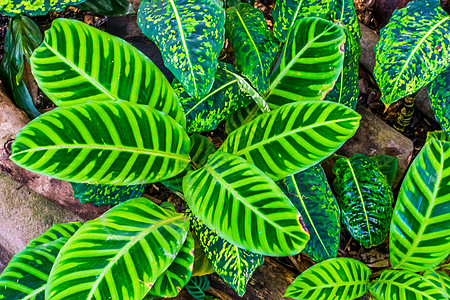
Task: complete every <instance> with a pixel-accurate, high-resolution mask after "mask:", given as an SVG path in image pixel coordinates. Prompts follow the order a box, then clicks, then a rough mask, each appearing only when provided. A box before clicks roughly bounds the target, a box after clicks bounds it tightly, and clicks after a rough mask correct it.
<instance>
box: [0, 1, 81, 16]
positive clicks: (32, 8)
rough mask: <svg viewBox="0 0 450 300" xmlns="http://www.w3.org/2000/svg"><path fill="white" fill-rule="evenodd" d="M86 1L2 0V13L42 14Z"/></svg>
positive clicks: (0, 3) (10, 14)
mask: <svg viewBox="0 0 450 300" xmlns="http://www.w3.org/2000/svg"><path fill="white" fill-rule="evenodd" d="M84 1H86V0H72V1H71V0H39V1H36V0H2V1H0V15H7V16H11V17H12V16H15V15H17V14H27V15H29V16H42V15H46V14H47V13H48V12H49V11H51V10H52V11H61V10H63V9H64V8H66V7H67V6H69V5H76V4H79V3H83V2H84Z"/></svg>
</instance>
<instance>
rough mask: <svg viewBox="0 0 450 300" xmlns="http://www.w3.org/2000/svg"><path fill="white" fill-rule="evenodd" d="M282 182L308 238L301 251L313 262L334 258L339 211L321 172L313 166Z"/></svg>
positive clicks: (337, 246) (339, 230) (320, 169)
mask: <svg viewBox="0 0 450 300" xmlns="http://www.w3.org/2000/svg"><path fill="white" fill-rule="evenodd" d="M284 183H285V185H286V189H287V194H286V195H287V196H288V197H289V199H290V200H291V202H292V204H294V206H295V207H296V208H297V210H298V211H299V212H300V214H301V215H302V216H303V221H304V222H305V226H306V228H307V229H308V231H309V234H310V235H311V238H310V240H309V241H308V243H307V244H306V247H305V249H304V250H303V251H304V252H306V253H307V254H308V255H309V256H310V257H311V258H312V259H313V260H315V261H322V260H326V259H329V258H333V257H336V255H337V251H338V248H339V238H340V232H341V222H340V220H339V218H340V211H339V206H338V203H337V201H336V198H334V195H333V192H332V191H331V188H330V186H329V185H328V181H327V178H326V176H325V172H324V171H323V169H322V168H321V167H320V165H314V166H312V167H310V168H308V169H306V170H304V171H302V172H299V173H297V174H294V175H291V176H288V177H286V178H285V180H284Z"/></svg>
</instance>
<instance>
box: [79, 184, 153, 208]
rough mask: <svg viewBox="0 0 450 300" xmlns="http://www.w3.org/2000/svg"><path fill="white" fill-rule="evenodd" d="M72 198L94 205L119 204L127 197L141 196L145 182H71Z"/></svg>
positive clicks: (127, 198)
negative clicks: (114, 183)
mask: <svg viewBox="0 0 450 300" xmlns="http://www.w3.org/2000/svg"><path fill="white" fill-rule="evenodd" d="M71 184H72V188H73V193H74V195H73V196H74V198H77V199H78V200H80V202H81V203H93V204H94V205H97V206H99V205H103V204H112V205H115V204H119V203H121V202H124V201H126V200H129V199H133V198H138V197H140V196H142V194H143V193H144V189H145V184H139V185H110V184H88V183H76V182H71Z"/></svg>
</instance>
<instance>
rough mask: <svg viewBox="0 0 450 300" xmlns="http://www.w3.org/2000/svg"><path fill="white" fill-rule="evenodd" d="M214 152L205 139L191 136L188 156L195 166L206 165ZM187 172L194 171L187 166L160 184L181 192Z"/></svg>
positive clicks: (204, 137) (213, 148)
mask: <svg viewBox="0 0 450 300" xmlns="http://www.w3.org/2000/svg"><path fill="white" fill-rule="evenodd" d="M214 152H216V148H215V147H214V144H213V143H212V142H211V141H210V140H209V139H208V138H207V137H206V136H203V135H200V134H193V135H191V149H190V150H189V156H190V157H191V161H193V162H194V163H195V164H196V165H197V166H199V167H201V166H203V165H204V164H206V161H207V160H208V157H209V156H210V155H211V154H213V153H214ZM189 171H194V168H193V167H192V165H190V164H189V165H188V166H187V168H186V169H185V170H184V171H183V172H181V173H180V174H178V175H176V176H174V177H171V178H169V179H166V180H163V181H162V182H161V183H162V184H164V185H165V186H167V187H168V188H170V189H172V190H175V191H180V192H181V191H183V178H184V176H186V174H187V173H188V172H189Z"/></svg>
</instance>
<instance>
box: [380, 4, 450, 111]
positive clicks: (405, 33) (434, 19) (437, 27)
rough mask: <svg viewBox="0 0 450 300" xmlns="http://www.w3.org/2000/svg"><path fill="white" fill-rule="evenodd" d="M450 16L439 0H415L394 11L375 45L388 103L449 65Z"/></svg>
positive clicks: (421, 85) (383, 96)
mask: <svg viewBox="0 0 450 300" xmlns="http://www.w3.org/2000/svg"><path fill="white" fill-rule="evenodd" d="M449 27H450V16H448V15H447V13H446V12H445V11H444V10H443V9H442V8H441V5H440V1H439V0H428V1H420V0H414V1H411V2H410V3H409V4H408V5H406V7H405V8H403V9H400V10H396V11H394V13H393V15H392V17H391V19H390V20H389V23H388V24H387V25H386V26H385V27H384V28H383V29H381V31H380V41H379V42H378V43H377V45H376V46H375V54H376V63H375V68H374V71H373V74H374V76H375V79H376V81H377V83H378V86H379V87H380V90H381V100H382V101H383V102H384V104H385V105H387V106H389V105H390V104H391V103H393V102H395V101H397V100H398V99H400V98H403V97H405V96H408V95H410V94H412V93H414V92H416V91H418V90H419V89H420V88H421V87H423V86H425V85H427V84H428V83H430V82H431V81H433V79H434V78H435V77H436V76H437V75H439V74H440V73H442V72H443V71H444V70H445V69H447V68H448V67H449V60H450V33H449V31H448V28H449Z"/></svg>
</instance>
